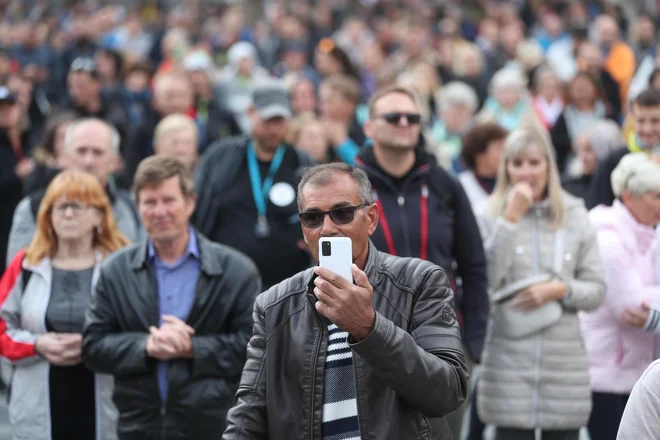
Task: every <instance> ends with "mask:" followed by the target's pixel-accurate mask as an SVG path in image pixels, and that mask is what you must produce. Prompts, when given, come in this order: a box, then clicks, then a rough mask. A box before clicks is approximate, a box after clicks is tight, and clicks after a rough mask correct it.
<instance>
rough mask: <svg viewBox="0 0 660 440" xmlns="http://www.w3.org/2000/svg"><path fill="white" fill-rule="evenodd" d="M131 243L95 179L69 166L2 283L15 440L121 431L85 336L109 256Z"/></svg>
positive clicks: (2, 341) (1, 338) (81, 438)
mask: <svg viewBox="0 0 660 440" xmlns="http://www.w3.org/2000/svg"><path fill="white" fill-rule="evenodd" d="M127 243H128V241H127V240H126V238H124V236H123V235H122V234H121V233H120V232H119V231H118V230H117V225H116V224H115V220H114V217H113V215H112V207H111V206H110V201H109V200H108V197H107V196H106V194H105V191H104V190H103V188H102V187H101V185H100V183H99V182H98V180H97V179H96V178H95V177H94V176H92V175H90V174H86V173H83V172H79V171H64V172H62V173H61V174H59V175H58V176H57V177H55V179H53V181H52V183H51V184H50V185H49V187H48V190H47V191H46V194H45V196H44V199H43V200H42V202H41V206H40V208H39V214H38V216H37V232H36V234H35V236H34V239H33V240H32V243H31V244H30V246H29V247H28V248H27V249H26V250H25V251H21V252H19V253H18V255H16V257H14V259H13V261H12V262H11V264H10V266H9V267H8V268H7V270H6V272H5V273H4V275H3V277H2V280H0V306H1V308H0V329H1V330H2V332H1V333H0V355H2V357H3V358H4V359H6V360H8V361H9V362H11V363H12V364H13V365H14V375H13V379H12V381H11V385H10V386H11V394H10V399H9V419H10V421H11V424H12V429H13V432H14V438H15V439H30V440H92V439H96V440H110V439H116V438H117V429H116V423H117V411H116V409H115V406H114V404H113V403H112V387H113V382H112V378H111V377H109V376H103V375H95V374H94V373H92V372H91V371H90V370H88V369H87V368H86V367H85V365H84V364H83V363H82V361H81V339H82V336H81V333H82V328H83V321H84V317H85V311H86V309H87V303H88V302H89V300H90V298H91V295H92V293H93V291H94V285H95V284H96V280H97V278H98V274H99V267H100V264H101V262H102V261H103V259H104V258H105V257H106V256H107V255H108V254H110V253H111V252H114V251H116V250H117V249H119V248H121V247H123V246H124V245H126V244H127Z"/></svg>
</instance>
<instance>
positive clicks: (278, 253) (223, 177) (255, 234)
mask: <svg viewBox="0 0 660 440" xmlns="http://www.w3.org/2000/svg"><path fill="white" fill-rule="evenodd" d="M252 100H253V103H252V105H251V107H250V108H249V110H248V115H249V117H250V122H251V124H252V127H253V128H252V135H251V136H250V137H236V138H231V139H227V140H224V141H219V142H218V143H216V144H213V145H211V146H209V148H208V149H207V151H206V152H205V153H204V155H203V156H202V158H201V160H200V161H199V165H198V169H197V175H196V180H195V186H196V189H197V193H198V197H199V198H198V204H197V210H196V212H195V219H194V224H195V226H196V227H197V228H198V229H199V231H200V232H201V233H202V234H204V235H205V236H207V237H209V238H210V239H211V240H213V241H216V242H218V243H221V244H225V245H227V246H231V247H233V248H235V249H238V250H240V251H242V252H243V253H245V254H247V256H249V257H250V258H251V259H252V260H254V262H255V263H256V265H257V268H258V269H259V272H260V273H261V277H262V279H263V283H264V287H269V286H272V285H274V284H277V283H278V282H280V281H282V280H283V279H285V278H288V277H290V276H292V275H294V274H295V273H297V272H300V271H301V270H303V269H305V268H307V267H308V266H309V264H310V257H309V254H308V253H307V252H306V251H305V250H304V245H303V244H302V238H303V237H302V233H301V231H300V224H299V220H298V214H297V213H298V210H297V207H296V188H297V186H298V182H299V180H300V177H301V175H302V173H301V169H302V168H305V167H308V166H311V165H313V160H312V159H311V158H310V157H309V156H307V155H306V154H305V153H303V152H301V151H299V150H296V149H294V148H293V147H292V146H291V145H287V144H286V143H285V141H284V139H285V137H286V134H287V132H288V127H289V120H290V118H291V108H290V104H289V95H288V92H287V90H286V89H285V88H284V87H283V86H282V85H281V83H279V82H278V81H275V80H268V81H267V82H264V83H262V84H260V85H258V86H257V87H256V88H255V91H254V93H253V96H252Z"/></svg>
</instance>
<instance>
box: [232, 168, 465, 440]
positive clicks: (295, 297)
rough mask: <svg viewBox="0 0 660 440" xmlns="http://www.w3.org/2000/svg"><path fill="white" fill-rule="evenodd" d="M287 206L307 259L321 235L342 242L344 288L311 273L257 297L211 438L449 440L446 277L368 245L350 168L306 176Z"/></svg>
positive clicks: (373, 214) (366, 192)
mask: <svg viewBox="0 0 660 440" xmlns="http://www.w3.org/2000/svg"><path fill="white" fill-rule="evenodd" d="M298 208H299V211H300V220H301V224H302V230H303V235H304V237H305V241H306V242H307V244H308V245H309V247H310V250H311V252H312V255H313V257H314V259H315V260H316V261H319V240H320V239H321V238H327V237H348V238H350V239H351V242H352V263H353V264H352V266H351V268H352V276H353V279H354V283H350V282H349V281H347V280H346V279H344V278H343V277H341V276H340V275H338V274H336V273H334V272H332V271H330V270H329V269H327V268H324V267H320V266H316V267H314V268H311V269H308V270H305V271H303V272H300V273H298V274H297V275H294V276H293V277H291V278H289V279H287V280H285V281H282V282H281V283H279V284H277V285H275V286H273V287H272V288H271V289H269V290H268V291H266V292H265V293H263V294H262V295H260V296H259V297H258V298H257V300H256V302H255V307H254V314H253V317H254V321H255V325H254V329H253V335H252V338H251V340H250V342H249V344H248V350H247V357H248V359H247V363H246V364H245V367H244V369H243V376H242V378H241V383H240V386H239V389H238V393H237V394H236V399H235V405H234V408H232V409H231V410H230V411H229V414H228V416H227V430H226V431H225V433H224V436H223V439H225V440H232V439H239V438H240V439H270V440H279V439H290V438H297V439H301V438H304V439H324V440H325V439H341V440H357V439H360V438H369V439H379V440H387V439H392V440H394V439H397V440H398V439H412V438H426V439H434V440H435V439H438V440H440V439H451V438H452V435H451V432H450V430H449V427H448V425H447V421H446V420H445V416H446V415H447V414H449V413H451V412H452V411H454V410H456V408H458V407H459V406H460V405H461V403H462V402H463V401H464V399H465V396H466V393H467V373H466V367H465V357H464V354H463V346H462V343H461V335H460V329H459V326H458V323H457V320H456V314H455V312H454V308H453V292H452V290H451V288H450V287H449V283H448V278H447V275H446V273H445V272H444V271H443V270H442V269H441V268H440V267H438V266H436V265H434V264H432V263H429V262H426V261H423V260H420V259H416V258H401V257H394V256H391V255H388V254H385V253H382V252H379V251H378V250H377V249H376V248H375V246H374V245H373V244H372V243H371V241H370V239H369V237H370V236H371V235H372V234H373V233H374V231H375V230H376V227H377V225H378V209H377V206H376V204H374V203H373V200H372V192H371V184H370V183H369V179H368V177H367V176H366V174H365V173H364V172H363V171H361V170H359V169H353V168H352V167H350V166H348V165H345V164H336V163H335V164H327V165H321V166H318V167H315V168H311V169H310V170H308V171H307V172H306V173H305V175H304V176H303V177H302V180H301V182H300V184H299V187H298ZM331 252H332V250H331Z"/></svg>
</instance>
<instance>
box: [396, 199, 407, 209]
mask: <svg viewBox="0 0 660 440" xmlns="http://www.w3.org/2000/svg"><path fill="white" fill-rule="evenodd" d="M396 202H397V203H398V204H399V208H402V207H403V205H404V204H405V203H406V199H405V198H404V197H403V196H399V197H398V198H397V199H396Z"/></svg>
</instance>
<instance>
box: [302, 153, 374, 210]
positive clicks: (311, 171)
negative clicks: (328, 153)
mask: <svg viewBox="0 0 660 440" xmlns="http://www.w3.org/2000/svg"><path fill="white" fill-rule="evenodd" d="M338 174H345V175H347V176H350V178H351V179H353V181H354V182H355V183H356V185H357V187H358V195H359V196H360V203H361V204H364V205H371V204H372V203H373V198H372V195H371V182H369V177H368V176H367V174H366V173H365V172H364V171H362V170H361V169H359V168H354V167H352V166H350V165H347V164H345V163H328V164H323V165H317V166H315V167H312V168H308V169H307V170H306V171H305V174H303V176H302V179H300V183H299V184H298V211H300V200H301V197H302V192H303V189H304V187H305V186H307V185H312V186H323V185H327V184H329V183H330V182H332V180H333V179H334V178H335V176H337V175H338Z"/></svg>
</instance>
